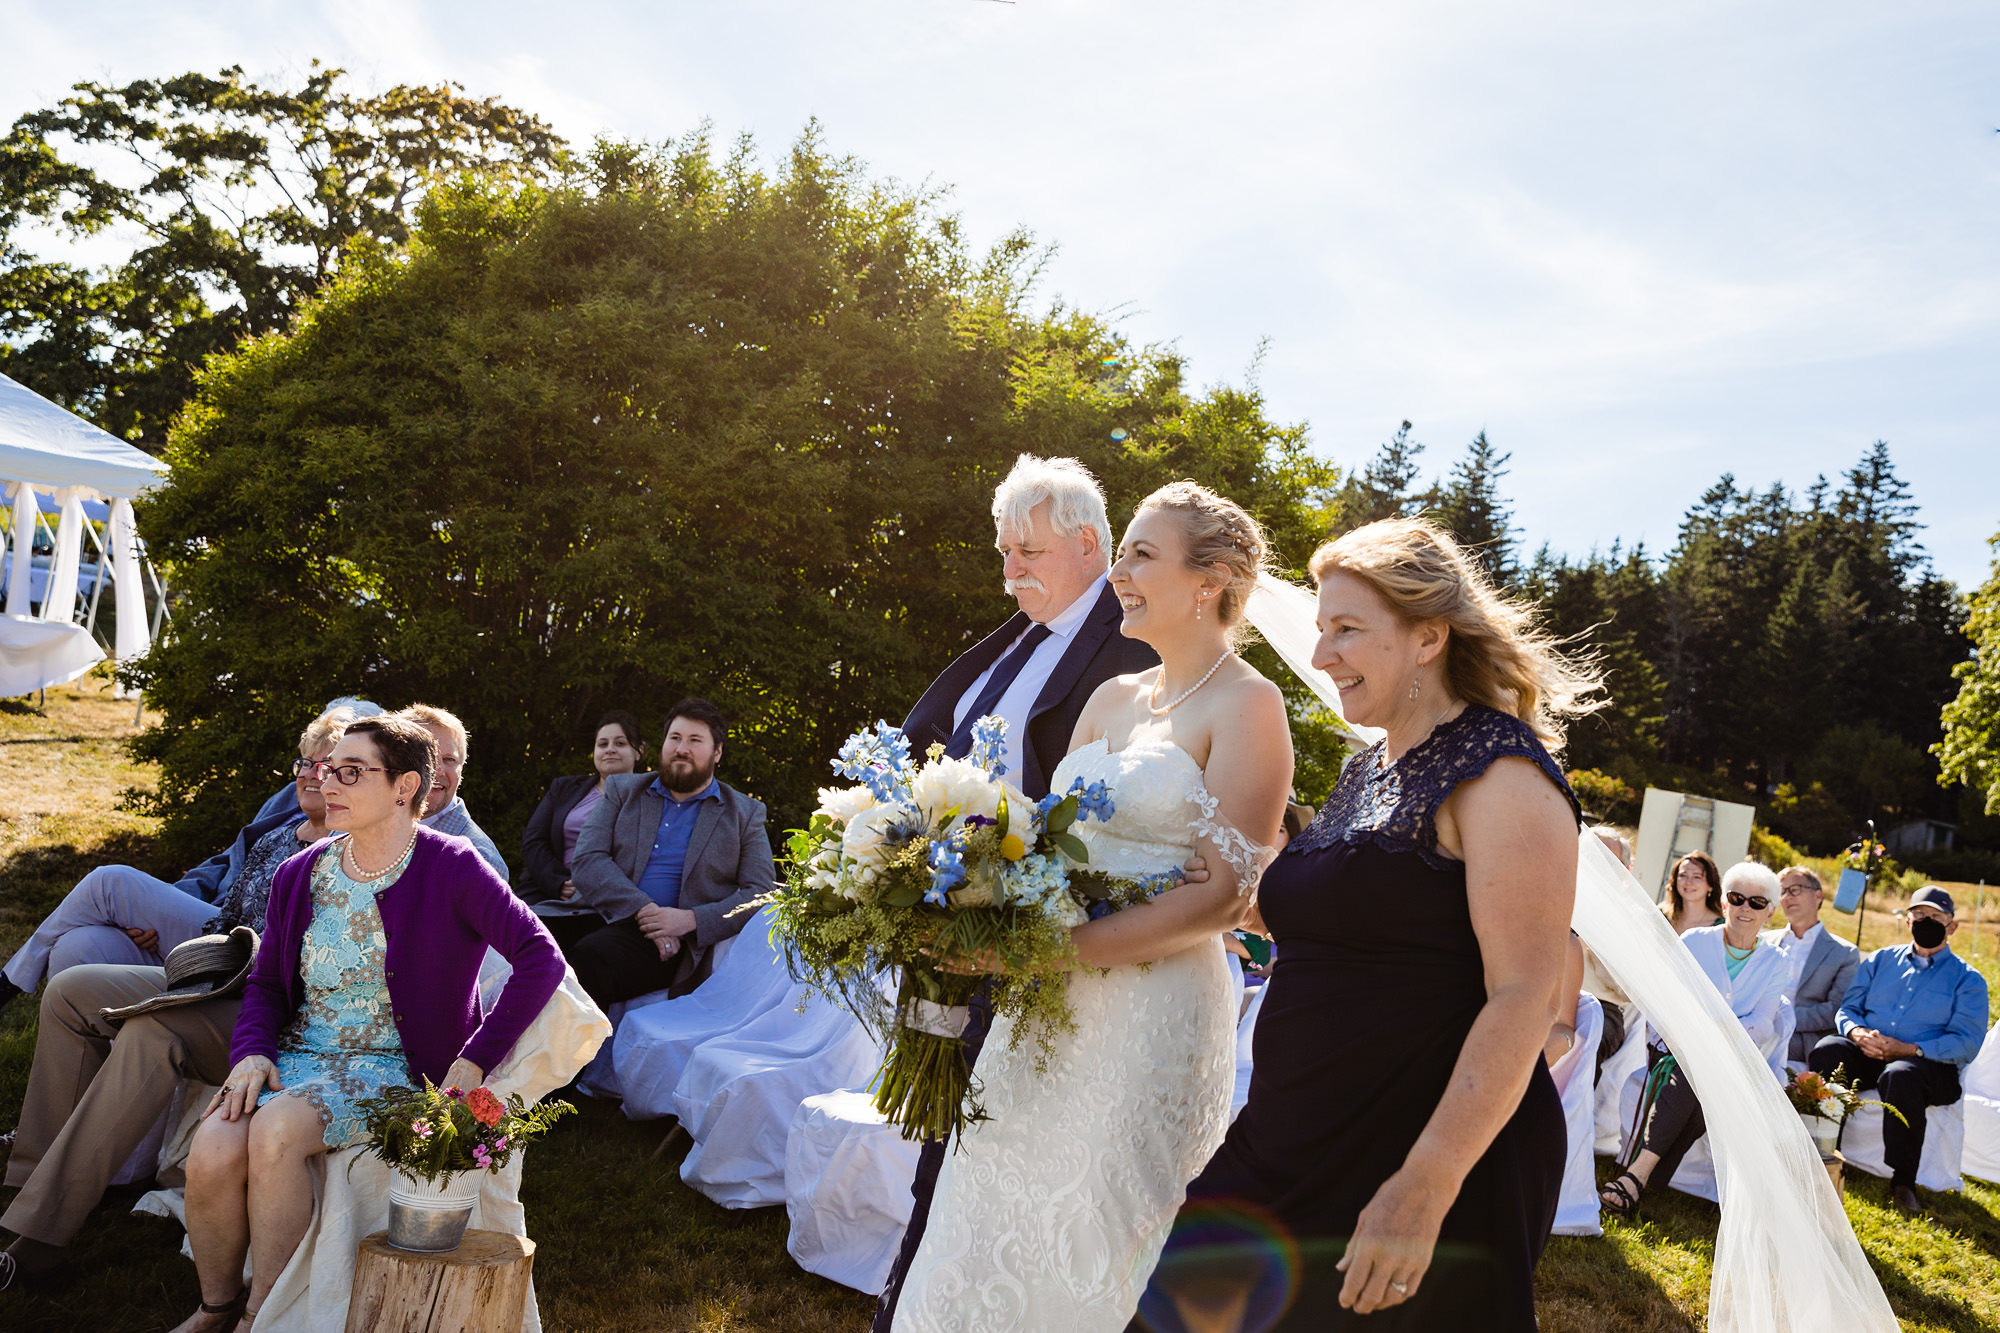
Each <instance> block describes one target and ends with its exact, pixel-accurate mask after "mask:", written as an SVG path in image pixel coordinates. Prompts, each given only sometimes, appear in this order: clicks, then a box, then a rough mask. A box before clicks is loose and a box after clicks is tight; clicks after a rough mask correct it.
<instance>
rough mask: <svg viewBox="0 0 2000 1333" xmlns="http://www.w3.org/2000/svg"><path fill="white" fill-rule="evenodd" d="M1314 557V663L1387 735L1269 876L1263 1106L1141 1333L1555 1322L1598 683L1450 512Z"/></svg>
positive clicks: (1143, 1314) (1243, 1131) (1183, 1225)
mask: <svg viewBox="0 0 2000 1333" xmlns="http://www.w3.org/2000/svg"><path fill="white" fill-rule="evenodd" d="M1312 570H1313V575H1314V577H1315V578H1316V579H1318V580H1319V584H1320V599H1319V613H1320V629H1321V638H1320V640H1319V644H1318V648H1317V651H1316V653H1315V658H1314V665H1316V666H1318V667H1320V668H1321V669H1323V670H1325V671H1326V672H1327V673H1328V675H1330V676H1331V677H1332V678H1333V680H1334V682H1335V684H1337V685H1338V686H1339V687H1340V691H1341V700H1342V703H1343V705H1344V708H1345V711H1346V714H1347V717H1348V720H1349V721H1351V722H1356V723H1359V724H1362V725H1365V726H1373V727H1379V728H1382V729H1384V730H1385V731H1386V732H1387V738H1386V739H1385V740H1383V741H1381V742H1378V743H1377V744H1376V745H1374V746H1373V747H1371V748H1370V749H1369V750H1367V751H1366V752H1365V753H1363V754H1361V755H1360V756H1358V757H1356V758H1355V760H1354V761H1353V762H1351V763H1350V764H1348V766H1347V768H1346V770H1345V771H1344V772H1343V773H1342V774H1341V777H1340V781H1339V784H1338V786H1336V787H1335V789H1334V791H1333V794H1332V795H1331V796H1330V797H1329V798H1328V799H1327V802H1326V804H1325V806H1324V808H1323V809H1322V810H1321V811H1320V814H1319V816H1318V818H1317V819H1315V820H1314V821H1313V823H1312V824H1311V825H1310V826H1309V827H1308V828H1307V829H1306V830H1305V832H1304V833H1302V834H1301V835H1300V836H1299V837H1298V838H1296V839H1294V840H1293V841H1292V843H1291V845H1290V846H1289V847H1287V848H1286V849H1285V851H1284V853H1283V854H1282V855H1281V856H1280V857H1279V858H1278V860H1277V861H1276V862H1274V863H1273V864H1272V866H1271V867H1270V868H1269V869H1268V870H1266V871H1265V872H1264V878H1263V883H1262V885H1261V886H1260V888H1259V890H1258V897H1259V910H1260V912H1261V915H1262V921H1263V926H1264V929H1265V930H1267V931H1268V933H1269V934H1270V936H1271V937H1272V938H1273V939H1274V940H1275V941H1276V945H1277V947H1276V949H1275V954H1276V957H1277V961H1276V963H1275V965H1274V968H1273V971H1272V975H1271V980H1270V981H1269V982H1268V983H1267V984H1268V986H1269V991H1268V993H1267V995H1266V996H1265V999H1264V1005H1263V1012H1262V1014H1261V1016H1260V1017H1259V1018H1258V1021H1257V1031H1256V1036H1255V1038H1254V1041H1255V1048H1254V1055H1255V1062H1254V1072H1253V1073H1252V1075H1251V1083H1250V1098H1249V1102H1248V1104H1247V1105H1245V1106H1244V1108H1243V1111H1242V1113H1241V1115H1239V1116H1238V1118H1237V1120H1236V1122H1235V1124H1234V1125H1233V1126H1232V1127H1231V1129H1230V1131H1229V1135H1228V1138H1227V1139H1226V1140H1225V1141H1224V1143H1223V1146H1222V1148H1221V1149H1220V1150H1219V1151H1218V1152H1217V1153H1216V1155H1215V1157H1214V1158H1213V1159H1212V1160H1211V1161H1210V1162H1209V1164H1208V1166H1207V1167H1206V1168H1205V1169H1204V1170H1203V1171H1202V1173H1201V1175H1200V1176H1198V1177H1197V1178H1196V1179H1195V1181H1194V1183H1193V1185H1192V1186H1190V1188H1189V1191H1188V1199H1187V1204H1186V1206H1185V1207H1184V1208H1183V1209H1182V1211H1181V1214H1180V1216H1179V1218H1178V1219H1177V1221H1176V1223H1175V1231H1174V1238H1173V1240H1172V1241H1170V1242H1169V1245H1168V1248H1167V1252H1166V1255H1165V1256H1164V1257H1163V1258H1162V1260H1161V1262H1160V1266H1159V1268H1158V1269H1157V1270H1156V1272H1155V1274H1154V1276H1153V1280H1152V1282H1151V1284H1150V1286H1149V1287H1148V1290H1147V1293H1146V1297H1145V1299H1144V1301H1143V1302H1142V1303H1141V1305H1140V1316H1139V1319H1138V1321H1137V1322H1136V1323H1135V1325H1134V1327H1135V1328H1149V1329H1154V1330H1168V1329H1175V1330H1178V1329H1184V1328H1204V1327H1230V1328H1238V1329H1246V1330H1247V1329H1255V1330H1265V1329H1271V1328H1284V1329H1300V1330H1304V1329H1313V1330H1318V1329H1327V1328H1347V1327H1357V1328H1369V1329H1374V1328H1381V1329H1397V1330H1429V1329H1438V1330H1445V1329H1450V1330H1460V1329H1473V1328H1477V1329H1483V1330H1515V1329H1518V1330H1532V1329H1533V1328H1534V1327H1535V1312H1534V1288H1533V1274H1534V1266H1535V1262H1536V1260H1537V1259H1538V1258H1539V1257H1540V1255H1541V1250H1542V1246H1543V1244H1544V1243H1545V1242H1546V1240H1547V1238H1548V1234H1549V1228H1550V1226H1551V1225H1552V1223H1553V1221H1554V1217H1555V1208H1556V1197H1557V1194H1558V1191H1559V1189H1560V1186H1561V1183H1562V1174H1563V1164H1564V1159H1565V1157H1566V1146H1565V1132H1564V1122H1563V1113H1562V1106H1561V1103H1560V1101H1559V1099H1558V1098H1557V1095H1556V1089H1555V1085H1554V1084H1553V1083H1552V1082H1551V1081H1550V1078H1549V1073H1548V1067H1547V1065H1546V1064H1544V1063H1543V1060H1542V1054H1541V1048H1542V1044H1543V1041H1544V1039H1545V1038H1546V1037H1547V1035H1548V1032H1549V1025H1550V1022H1551V1020H1552V1019H1553V1018H1554V1016H1555V1012H1556V1002H1557V990H1558V988H1559V985H1560V982H1561V977H1562V968H1563V959H1564V949H1565V945H1566V943H1567V938H1568V937H1567V929H1568V926H1569V919H1570V910H1571V905H1572V898H1573V896H1574V892H1575V886H1576V864H1577V827H1578V817H1577V816H1578V812H1577V806H1576V801H1575V798H1574V797H1573V796H1572V795H1571V794H1570V790H1569V786H1568V784H1567V783H1566V782H1565V781H1564V779H1563V775H1562V770H1561V769H1560V768H1558V767H1557V766H1556V764H1555V762H1554V761H1553V760H1552V759H1551V758H1550V756H1549V751H1548V748H1547V747H1548V745H1550V744H1552V743H1555V742H1556V741H1558V740H1559V738H1560V732H1559V722H1558V719H1559V718H1560V717H1561V716H1563V715H1565V714H1572V713H1577V712H1582V711H1586V710H1587V709H1588V707H1589V705H1587V704H1584V703H1582V702H1581V701H1580V698H1581V696H1582V695H1584V694H1585V693H1587V692H1588V691H1589V690H1590V689H1591V688H1593V682H1592V681H1591V680H1590V679H1588V678H1587V677H1586V676H1585V675H1584V674H1583V673H1582V672H1580V671H1579V670H1578V669H1577V668H1575V667H1574V666H1572V665H1570V664H1568V663H1566V662H1564V661H1563V660H1562V659H1561V657H1559V656H1558V655H1557V654H1556V653H1555V652H1554V651H1553V649H1552V648H1551V646H1550V645H1549V644H1548V643H1547V642H1546V641H1545V640H1543V639H1541V638H1539V637H1538V636H1536V635H1535V634H1534V633H1533V631H1532V630H1531V629H1530V628H1529V626H1528V623H1527V617H1526V614H1525V613H1524V612H1523V611H1522V610H1521V609H1520V608H1517V607H1515V606H1513V605H1511V604H1509V603H1507V602H1506V601H1504V600H1503V599H1502V598H1501V597H1500V596H1499V595H1498V594H1497V593H1495V592H1494V591H1493V589H1492V587H1491V585H1490V583H1489V582H1488V581H1487V580H1486V578H1485V576H1484V575H1483V573H1482V572H1480V570H1479V569H1478V567H1477V566H1476V565H1475V564H1474V563H1473V562H1472V561H1470V560H1469V559H1468V558H1467V557H1466V556H1465V554H1464V552H1462V551H1461V550H1460V549H1459V548H1458V547H1457V546H1456V545H1455V544H1454V543H1453V542H1452V540H1451V538H1450V537H1448V536H1446V535H1445V534H1444V533H1442V532H1440V531H1439V530H1437V529H1436V528H1434V527H1432V526H1430V525H1429V524H1426V523H1423V522H1421V521H1418V520H1408V519H1397V520H1390V521H1388V522H1384V523H1376V524H1371V525H1369V526H1368V527H1364V528H1360V529H1357V530H1356V531H1354V532H1352V533H1349V534H1348V535H1347V536H1345V537H1343V538H1341V539H1340V540H1339V541H1336V542H1334V543H1332V544H1330V545H1329V546H1326V547H1324V548H1322V549H1321V550H1320V552H1319V553H1318V554H1317V555H1316V556H1315V557H1314V559H1313V565H1312Z"/></svg>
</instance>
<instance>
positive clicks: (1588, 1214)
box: [1549, 991, 1604, 1236]
mask: <svg viewBox="0 0 2000 1333" xmlns="http://www.w3.org/2000/svg"><path fill="white" fill-rule="evenodd" d="M1602 1035H1604V1006H1603V1005H1601V1004H1599V1003H1598V1002H1597V997H1596V996H1595V995H1592V994H1591V993H1590V992H1588V991H1585V992H1584V993H1583V994H1582V995H1581V996H1580V997H1579V998H1578V999H1577V1002H1576V1042H1575V1044H1574V1045H1572V1046H1571V1047H1570V1048H1569V1050H1567V1051H1566V1052H1564V1053H1563V1056H1562V1058H1561V1059H1560V1060H1557V1061H1556V1062H1555V1064H1554V1065H1553V1066H1551V1067H1550V1069H1549V1076H1550V1077H1552V1078H1553V1079H1555V1081H1556V1091H1557V1092H1560V1093H1561V1094H1562V1104H1563V1119H1564V1121H1565V1122H1566V1123H1567V1125H1568V1127H1569V1162H1568V1164H1567V1165H1566V1166H1564V1167H1563V1183H1562V1194H1561V1195H1560V1197H1559V1198H1558V1200H1557V1203H1556V1225H1555V1234H1556V1235H1558V1236H1601V1235H1603V1234H1604V1228H1603V1227H1601V1226H1599V1225H1598V1221H1597V1211H1598V1208H1597V1158H1596V1156H1595V1154H1594V1153H1593V1151H1592V1150H1593V1149H1594V1148H1595V1147H1596V1146H1597V1118H1596V1114H1595V1110H1596V1101H1597V1098H1596V1092H1597V1039H1598V1038H1599V1037H1601V1036H1602Z"/></svg>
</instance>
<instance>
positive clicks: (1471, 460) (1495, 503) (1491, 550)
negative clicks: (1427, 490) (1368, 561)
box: [1429, 431, 1519, 587]
mask: <svg viewBox="0 0 2000 1333" xmlns="http://www.w3.org/2000/svg"><path fill="white" fill-rule="evenodd" d="M1512 457H1513V455H1512V454H1503V453H1500V452H1499V451H1498V450H1497V449H1495V448H1494V447H1493V444H1492V442H1491V441H1489V440H1488V439H1487V438H1486V432H1485V431H1480V432H1479V434H1478V435H1477V436H1476V437H1474V439H1473V441H1472V443H1471V444H1469V445H1467V446H1466V448H1465V457H1463V458H1461V459H1460V460H1459V461H1458V463H1457V464H1456V465H1455V466H1454V467H1453V468H1452V470H1451V477H1450V479H1449V480H1448V481H1445V482H1443V483H1441V484H1439V485H1437V486H1434V487H1433V488H1432V489H1431V495H1430V505H1429V508H1430V510H1431V517H1432V518H1434V519H1436V520H1437V522H1438V523H1439V525H1440V526H1442V527H1443V528H1444V529H1445V530H1446V531H1447V532H1449V533H1451V535H1452V536H1454V537H1456V538H1457V539H1458V541H1459V544H1460V545H1461V546H1464V547H1465V548H1466V549H1467V550H1468V551H1470V552H1471V553H1472V554H1473V555H1474V556H1475V557H1477V559H1478V560H1479V562H1480V563H1481V564H1482V565H1484V566H1485V567H1486V572H1487V573H1488V574H1490V575H1492V577H1493V581H1494V582H1495V583H1497V584H1499V585H1500V586H1501V587H1512V586H1513V584H1514V581H1515V578H1516V576H1517V574H1518V572H1519V571H1517V570H1516V569H1515V567H1514V556H1513V547H1514V535H1513V530H1512V527H1511V520H1512V519H1513V513H1512V511H1511V510H1509V509H1508V508H1507V502H1506V501H1505V500H1504V499H1502V498H1501V495H1500V479H1501V478H1502V477H1504V476H1506V475H1507V462H1508V460H1509V459H1511V458H1512Z"/></svg>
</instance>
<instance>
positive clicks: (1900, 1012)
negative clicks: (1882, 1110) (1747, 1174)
mask: <svg viewBox="0 0 2000 1333" xmlns="http://www.w3.org/2000/svg"><path fill="white" fill-rule="evenodd" d="M1955 912H1956V909H1955V907H1954V905H1953V903H1952V901H1951V895H1950V894H1949V893H1946V892H1945V891H1944V890H1943V889H1941V888H1939V887H1938V886H1937V885H1935V884H1927V885H1925V886H1924V887H1923V888H1921V889H1918V890H1917V892H1916V894H1915V896H1914V897H1912V898H1911V899H1910V910H1909V914H1908V915H1909V923H1910V942H1909V943H1908V944H1899V945H1896V946H1895V947H1894V948H1888V949H1877V950H1876V951H1875V952H1874V953H1873V954H1870V955H1869V956H1868V957H1867V958H1866V959H1864V960H1863V961H1862V964H1861V967H1860V968H1859V970H1857V971H1856V972H1855V974H1854V982H1853V984H1852V985H1850V986H1849V987H1848V988H1847V995H1846V998H1844V999H1843V1000H1842V1001H1841V1003H1840V1012H1839V1013H1838V1014H1837V1015H1836V1016H1835V1019H1834V1023H1835V1026H1836V1027H1837V1028H1838V1029H1839V1032H1838V1034H1837V1035H1835V1036H1831V1037H1824V1038H1821V1040H1820V1042H1819V1044H1818V1045H1816V1046H1814V1047H1813V1051H1812V1057H1811V1059H1810V1060H1809V1061H1808V1062H1807V1063H1808V1064H1809V1065H1810V1066H1811V1068H1812V1069H1813V1071H1814V1072H1816V1073H1819V1074H1831V1073H1833V1071H1834V1070H1835V1069H1836V1068H1838V1067H1840V1066H1843V1065H1844V1066H1846V1070H1847V1073H1848V1075H1849V1076H1851V1077H1853V1078H1854V1079H1856V1080H1857V1081H1858V1082H1859V1083H1860V1085H1861V1086H1862V1087H1864V1088H1870V1087H1872V1088H1874V1089H1875V1090H1876V1091H1877V1092H1878V1093H1879V1094H1880V1096H1881V1098H1882V1100H1883V1101H1885V1102H1887V1103H1888V1104H1889V1105H1891V1106H1893V1107H1895V1108H1896V1109H1897V1110H1898V1111H1900V1112H1902V1113H1903V1118H1904V1119H1905V1120H1907V1121H1909V1124H1908V1125H1904V1124H1901V1123H1899V1122H1898V1121H1897V1119H1896V1117H1895V1116H1885V1117H1884V1118H1883V1121H1882V1157H1883V1160H1884V1161H1886V1162H1887V1163H1888V1165H1889V1170H1890V1172H1891V1176H1890V1187H1891V1193H1892V1195H1893V1197H1894V1198H1895V1201H1896V1207H1897V1208H1898V1209H1900V1210H1901V1211H1902V1212H1903V1213H1904V1214H1906V1215H1910V1214H1915V1213H1918V1212H1921V1211H1922V1209H1923V1205H1922V1204H1921V1203H1919V1202H1918V1200H1917V1191H1916V1183H1917V1163H1918V1162H1919V1161H1920V1160H1921V1159H1922V1157H1923V1152H1924V1113H1925V1111H1926V1110H1928V1109H1929V1108H1930V1107H1933V1106H1949V1105H1951V1104H1952V1103H1953V1102H1955V1101H1957V1100H1958V1099H1959V1096H1960V1094H1961V1089H1960V1087H1959V1074H1960V1072H1961V1071H1963V1069H1964V1068H1965V1066H1966V1065H1967V1064H1969V1063H1971V1061H1972V1058H1973V1057H1974V1056H1976V1055H1978V1054H1979V1045H1980V1042H1981V1041H1983V1040H1984V1039H1985V1036H1986V1012H1987V1001H1986V979H1985V978H1984V977H1982V976H1980V975H1979V973H1977V972H1975V971H1973V970H1972V969H1971V968H1970V967H1968V966H1966V964H1965V961H1964V960H1963V959H1961V958H1960V957H1959V956H1958V955H1957V954H1955V953H1953V952H1952V951H1951V945H1950V943H1949V941H1950V939H1951V937H1952V936H1953V935H1954V934H1956V933H1957V931H1958V920H1957V917H1956V915H1955Z"/></svg>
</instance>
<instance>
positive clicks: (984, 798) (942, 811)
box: [910, 759, 1006, 829]
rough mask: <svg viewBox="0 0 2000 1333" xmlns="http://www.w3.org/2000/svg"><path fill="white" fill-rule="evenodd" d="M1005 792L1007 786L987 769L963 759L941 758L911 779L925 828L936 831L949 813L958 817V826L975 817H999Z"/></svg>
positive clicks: (913, 793)
mask: <svg viewBox="0 0 2000 1333" xmlns="http://www.w3.org/2000/svg"><path fill="white" fill-rule="evenodd" d="M1005 793H1006V786H1005V784H1004V783H1000V782H995V781H994V780H993V779H992V778H990V777H988V776H987V774H986V770H985V769H983V768H980V767H978V766H977V765H975V764H972V763H971V762H969V761H967V760H964V759H939V760H937V761H936V762H935V763H930V764H926V765H924V766H923V767H922V768H921V769H919V770H917V774H916V776H915V777H913V778H911V779H910V795H911V796H912V797H914V798H915V800H916V803H917V809H918V810H919V811H920V812H921V813H922V814H923V817H924V826H925V827H926V828H933V829H934V828H936V827H937V825H938V821H940V820H942V819H943V818H944V817H945V816H946V814H952V815H954V816H955V817H956V818H955V821H954V822H955V824H962V823H964V822H965V821H966V820H967V819H970V818H971V817H972V816H974V815H977V816H979V817H980V818H982V819H993V818H996V817H997V816H998V815H999V813H1000V798H1001V797H1002V796H1003V795H1004V794H1005Z"/></svg>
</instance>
